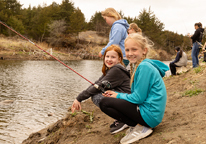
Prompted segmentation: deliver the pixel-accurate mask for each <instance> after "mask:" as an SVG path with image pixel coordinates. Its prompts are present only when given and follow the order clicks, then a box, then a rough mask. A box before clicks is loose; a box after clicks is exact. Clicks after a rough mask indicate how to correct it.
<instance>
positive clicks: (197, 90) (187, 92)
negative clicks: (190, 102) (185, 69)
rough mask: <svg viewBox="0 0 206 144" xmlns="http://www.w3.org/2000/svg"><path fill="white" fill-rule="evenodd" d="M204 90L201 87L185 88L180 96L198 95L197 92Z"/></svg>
mask: <svg viewBox="0 0 206 144" xmlns="http://www.w3.org/2000/svg"><path fill="white" fill-rule="evenodd" d="M201 92H204V91H203V90H202V89H195V90H187V91H186V92H185V93H184V94H183V95H182V96H189V97H192V96H195V95H198V94H199V93H201Z"/></svg>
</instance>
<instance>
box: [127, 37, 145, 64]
mask: <svg viewBox="0 0 206 144" xmlns="http://www.w3.org/2000/svg"><path fill="white" fill-rule="evenodd" d="M125 53H126V57H127V59H128V60H129V61H130V63H136V62H137V61H139V60H140V59H141V58H142V57H143V55H146V53H147V48H144V50H143V49H142V48H141V47H140V46H139V45H138V44H137V43H136V42H135V41H134V40H133V39H128V40H127V41H126V42H125Z"/></svg>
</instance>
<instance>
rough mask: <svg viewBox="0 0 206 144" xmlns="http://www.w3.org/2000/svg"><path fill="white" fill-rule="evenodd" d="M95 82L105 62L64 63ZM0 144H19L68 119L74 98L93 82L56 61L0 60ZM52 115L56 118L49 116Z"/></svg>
mask: <svg viewBox="0 0 206 144" xmlns="http://www.w3.org/2000/svg"><path fill="white" fill-rule="evenodd" d="M65 63H66V64H67V65H68V66H70V67H71V68H72V69H74V70H75V71H77V72H79V73H80V74H81V75H83V76H84V77H86V78H87V79H88V80H90V81H92V82H94V81H95V80H97V79H98V78H99V77H100V76H101V74H102V73H101V67H102V61H94V60H83V61H65ZM0 72H1V75H0V84H1V86H0V102H1V101H4V100H13V101H14V102H13V103H12V104H0V143H1V144H19V143H21V142H22V141H23V140H24V139H26V138H28V136H29V135H30V134H31V133H33V132H37V131H39V130H41V129H42V128H45V127H47V126H48V125H49V124H51V123H54V122H56V121H57V120H58V119H61V118H62V117H64V116H65V113H66V112H67V109H68V107H70V106H71V104H72V102H73V100H74V99H75V97H76V96H77V95H78V94H79V93H80V92H81V91H82V90H84V89H85V88H87V87H88V86H89V85H90V83H89V82H87V81H86V80H84V79H83V78H81V77H80V76H78V75H77V74H76V73H74V72H73V71H71V70H70V69H68V68H66V67H65V66H63V65H62V64H60V63H59V62H57V61H0ZM50 113H53V116H50V117H49V116H48V114H50Z"/></svg>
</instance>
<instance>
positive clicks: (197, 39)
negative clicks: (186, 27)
mask: <svg viewBox="0 0 206 144" xmlns="http://www.w3.org/2000/svg"><path fill="white" fill-rule="evenodd" d="M195 30H196V31H195V33H194V34H193V35H189V34H188V36H189V37H191V39H192V43H193V46H192V54H191V56H192V66H193V68H195V67H198V65H199V59H198V55H199V51H200V49H199V48H200V45H201V41H202V36H203V32H204V29H203V28H202V23H200V22H199V23H195Z"/></svg>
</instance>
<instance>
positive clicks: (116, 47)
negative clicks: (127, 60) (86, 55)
mask: <svg viewBox="0 0 206 144" xmlns="http://www.w3.org/2000/svg"><path fill="white" fill-rule="evenodd" d="M112 50H113V51H115V52H117V54H118V56H119V58H120V63H121V64H122V65H123V66H124V63H123V54H122V50H121V48H120V47H119V46H117V45H111V46H109V47H108V48H107V49H106V51H105V52H104V56H103V66H102V73H103V74H104V75H106V71H107V70H108V67H107V66H106V65H105V63H104V60H105V56H106V54H107V52H108V51H112Z"/></svg>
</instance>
